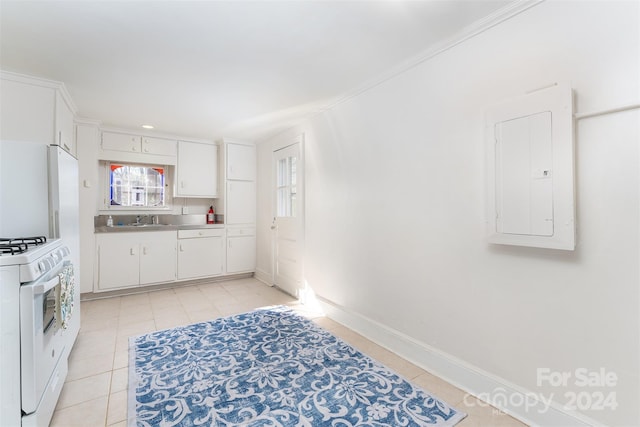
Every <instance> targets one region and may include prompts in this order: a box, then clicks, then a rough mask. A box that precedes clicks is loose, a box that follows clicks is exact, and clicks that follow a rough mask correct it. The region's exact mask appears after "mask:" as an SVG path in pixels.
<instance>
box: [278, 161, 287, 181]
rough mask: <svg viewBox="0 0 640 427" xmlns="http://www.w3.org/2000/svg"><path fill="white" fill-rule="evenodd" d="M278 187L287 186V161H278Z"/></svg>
mask: <svg viewBox="0 0 640 427" xmlns="http://www.w3.org/2000/svg"><path fill="white" fill-rule="evenodd" d="M277 182H278V187H282V186H285V185H287V159H280V160H278V180H277Z"/></svg>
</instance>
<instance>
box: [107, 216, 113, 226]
mask: <svg viewBox="0 0 640 427" xmlns="http://www.w3.org/2000/svg"><path fill="white" fill-rule="evenodd" d="M107 227H113V218H112V217H111V215H109V218H107Z"/></svg>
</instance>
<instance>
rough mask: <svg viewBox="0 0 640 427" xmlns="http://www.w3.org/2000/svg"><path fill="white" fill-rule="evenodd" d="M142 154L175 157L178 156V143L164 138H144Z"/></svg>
mask: <svg viewBox="0 0 640 427" xmlns="http://www.w3.org/2000/svg"><path fill="white" fill-rule="evenodd" d="M142 152H143V153H145V154H158V155H161V156H175V155H177V154H178V141H174V140H171V139H164V138H150V137H148V136H145V137H143V138H142Z"/></svg>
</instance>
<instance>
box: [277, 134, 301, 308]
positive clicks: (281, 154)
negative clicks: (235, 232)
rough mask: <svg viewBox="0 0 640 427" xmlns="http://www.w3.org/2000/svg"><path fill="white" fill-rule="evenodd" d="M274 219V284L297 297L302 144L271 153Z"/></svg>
mask: <svg viewBox="0 0 640 427" xmlns="http://www.w3.org/2000/svg"><path fill="white" fill-rule="evenodd" d="M273 164H274V168H275V171H274V172H275V173H274V177H275V180H274V197H275V200H274V209H275V212H274V215H273V217H274V218H273V225H272V226H271V229H272V230H273V251H274V266H273V267H274V269H273V271H274V283H275V285H276V286H278V287H279V288H280V289H282V290H284V291H285V292H288V293H289V294H291V295H293V296H295V297H299V296H300V289H301V288H302V254H303V249H304V245H303V235H304V234H303V224H304V221H303V215H304V211H303V208H304V202H303V200H304V199H303V188H304V186H303V176H304V174H303V162H302V161H301V143H300V142H296V143H295V144H293V145H290V146H288V147H285V148H282V149H280V150H277V151H274V152H273Z"/></svg>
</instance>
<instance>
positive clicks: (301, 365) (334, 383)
mask: <svg viewBox="0 0 640 427" xmlns="http://www.w3.org/2000/svg"><path fill="white" fill-rule="evenodd" d="M129 353H130V358H131V360H130V364H129V366H130V368H129V369H130V371H129V383H130V384H129V419H128V424H129V427H133V426H167V427H168V426H252V427H253V426H256V427H257V426H309V427H316V426H331V427H349V426H372V427H373V426H434V425H435V426H453V425H455V424H456V423H458V422H459V421H460V420H462V419H463V418H464V417H465V414H463V413H461V412H458V411H457V410H455V409H453V408H451V407H449V406H448V405H447V404H445V403H443V402H441V401H439V400H437V399H436V398H435V397H433V396H430V395H429V394H428V393H426V392H425V391H424V390H421V389H419V388H417V387H415V386H414V385H412V384H411V383H409V382H408V381H406V380H405V379H403V378H401V377H400V376H398V375H397V374H395V373H394V372H392V371H391V370H390V369H388V368H386V367H385V366H383V365H381V364H380V363H378V362H376V361H374V360H372V359H370V358H369V357H367V356H365V355H363V354H362V353H360V352H359V351H357V350H355V349H354V348H353V347H351V346H350V345H348V344H346V343H345V342H343V341H342V340H340V339H338V338H336V337H335V336H333V335H332V334H330V333H329V332H327V331H325V330H324V329H322V328H320V327H319V326H317V325H316V324H315V323H313V322H311V321H309V320H307V319H305V318H303V317H301V316H299V315H297V314H295V313H294V312H293V311H292V310H291V309H289V308H286V307H270V308H264V309H259V310H256V311H252V312H250V313H245V314H240V315H236V316H232V317H226V318H221V319H216V320H212V321H209V322H203V323H197V324H195V325H190V326H184V327H178V328H174V329H169V330H165V331H158V332H153V333H150V334H147V335H142V336H139V337H132V338H130V342H129Z"/></svg>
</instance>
